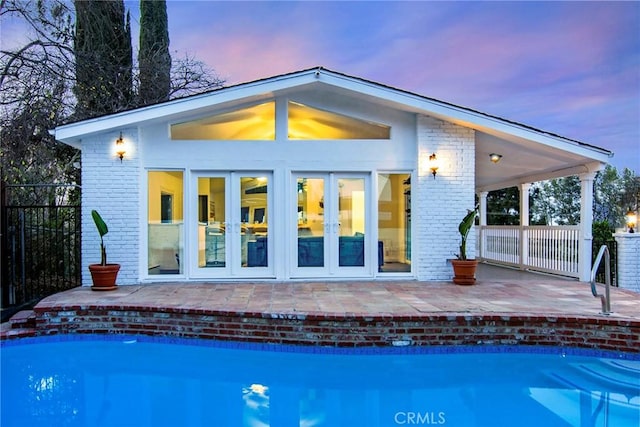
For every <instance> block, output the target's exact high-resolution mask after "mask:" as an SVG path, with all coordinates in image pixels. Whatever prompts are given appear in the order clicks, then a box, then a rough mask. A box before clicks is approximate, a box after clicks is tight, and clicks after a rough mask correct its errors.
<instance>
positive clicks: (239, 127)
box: [171, 101, 276, 141]
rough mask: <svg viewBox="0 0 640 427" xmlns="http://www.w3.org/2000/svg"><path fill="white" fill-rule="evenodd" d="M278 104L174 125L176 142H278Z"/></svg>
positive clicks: (173, 136) (254, 107) (266, 104)
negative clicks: (276, 106)
mask: <svg viewBox="0 0 640 427" xmlns="http://www.w3.org/2000/svg"><path fill="white" fill-rule="evenodd" d="M275 116H276V112H275V102H274V101H271V102H267V103H264V104H258V105H254V106H251V107H247V108H242V109H239V110H234V111H229V112H227V113H222V114H216V115H214V116H208V117H204V118H201V119H198V120H193V121H190V122H185V123H177V124H173V125H171V139H174V140H176V139H177V140H217V141H227V140H245V141H251V140H274V139H275V135H276V120H275Z"/></svg>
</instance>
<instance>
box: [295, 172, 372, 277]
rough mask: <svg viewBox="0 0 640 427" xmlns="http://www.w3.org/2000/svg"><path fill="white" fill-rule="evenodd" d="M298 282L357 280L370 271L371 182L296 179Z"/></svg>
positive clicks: (347, 177) (342, 177) (330, 176)
mask: <svg viewBox="0 0 640 427" xmlns="http://www.w3.org/2000/svg"><path fill="white" fill-rule="evenodd" d="M293 188H294V190H295V197H294V198H293V200H294V201H295V210H294V212H295V221H294V224H295V232H294V237H295V240H294V242H293V245H294V247H295V248H296V250H295V251H294V256H293V259H292V265H293V268H292V271H293V276H294V277H318V276H325V277H329V276H334V277H352V276H367V275H370V274H371V271H370V268H369V264H370V263H369V261H368V259H367V258H368V256H369V253H370V251H369V249H368V246H369V238H368V233H367V229H368V227H369V225H368V223H369V213H368V208H367V207H368V206H369V195H368V193H369V191H368V188H369V177H368V175H363V174H334V173H323V174H310V173H307V174H303V173H299V174H294V176H293Z"/></svg>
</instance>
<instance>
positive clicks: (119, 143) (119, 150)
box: [116, 132, 126, 163]
mask: <svg viewBox="0 0 640 427" xmlns="http://www.w3.org/2000/svg"><path fill="white" fill-rule="evenodd" d="M116 154H117V155H118V157H119V158H120V163H122V159H123V158H124V155H125V154H126V151H125V149H124V139H122V132H120V137H119V138H118V139H116Z"/></svg>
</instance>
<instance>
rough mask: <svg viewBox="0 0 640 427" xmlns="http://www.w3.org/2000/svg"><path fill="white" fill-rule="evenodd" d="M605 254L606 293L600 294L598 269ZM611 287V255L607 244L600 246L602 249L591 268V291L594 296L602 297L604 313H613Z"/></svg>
mask: <svg viewBox="0 0 640 427" xmlns="http://www.w3.org/2000/svg"><path fill="white" fill-rule="evenodd" d="M603 255H604V261H605V264H604V274H605V278H604V282H605V288H604V295H602V294H598V290H597V289H596V273H597V271H598V267H600V262H601V261H602V256H603ZM610 288H611V255H610V254H609V248H608V247H607V245H602V246H600V250H599V251H598V256H597V257H596V260H595V262H594V263H593V268H592V269H591V293H592V294H593V296H594V297H600V302H601V303H602V314H606V315H608V314H611V294H610V292H609V289H610Z"/></svg>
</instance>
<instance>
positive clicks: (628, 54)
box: [126, 0, 640, 174]
mask: <svg viewBox="0 0 640 427" xmlns="http://www.w3.org/2000/svg"><path fill="white" fill-rule="evenodd" d="M126 4H127V6H129V7H131V12H132V15H133V20H134V21H137V19H138V15H139V12H138V3H137V1H127V2H126ZM167 11H168V16H169V33H170V38H171V47H170V48H171V51H172V55H173V56H183V55H184V54H185V53H189V54H192V55H194V56H195V57H196V58H198V59H200V60H202V61H204V62H206V63H207V65H209V66H210V67H211V68H213V69H215V71H216V72H217V73H218V75H219V76H220V77H222V78H224V79H226V84H228V85H230V84H237V83H242V82H246V81H251V80H256V79H261V78H265V77H271V76H273V75H277V74H282V73H288V72H292V71H298V70H302V69H306V68H311V67H314V66H323V67H326V68H329V69H331V70H334V71H338V72H342V73H346V74H349V75H352V76H356V77H362V78H365V79H368V80H373V81H376V82H379V83H383V84H386V85H390V86H393V87H397V88H400V89H404V90H408V91H411V92H415V93H418V94H420V95H425V96H429V97H433V98H437V99H440V100H442V101H447V102H450V103H453V104H457V105H460V106H464V107H469V108H473V109H476V110H479V111H482V112H485V113H488V114H493V115H497V116H500V117H503V118H506V119H509V120H514V121H517V122H521V123H524V124H527V125H530V126H533V127H536V128H539V129H542V130H545V131H549V132H553V133H556V134H559V135H562V136H565V137H568V138H572V139H577V140H579V141H582V142H585V143H588V144H592V145H596V146H599V147H603V148H606V149H609V150H612V151H614V152H615V156H614V157H613V158H612V159H611V163H612V164H613V165H614V166H615V167H616V168H618V170H619V172H621V171H622V169H623V168H625V167H628V168H630V169H632V170H634V171H635V172H636V173H637V174H640V2H457V1H452V2H431V1H404V2H399V1H398V2H396V1H377V2H326V1H298V2H267V1H260V2H244V1H234V2H222V1H187V0H168V1H167ZM134 26H137V23H136V22H134ZM134 30H136V28H134Z"/></svg>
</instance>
